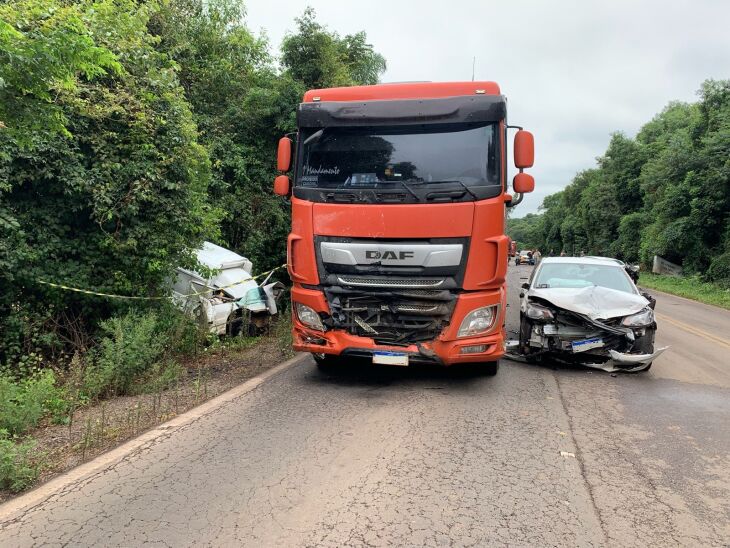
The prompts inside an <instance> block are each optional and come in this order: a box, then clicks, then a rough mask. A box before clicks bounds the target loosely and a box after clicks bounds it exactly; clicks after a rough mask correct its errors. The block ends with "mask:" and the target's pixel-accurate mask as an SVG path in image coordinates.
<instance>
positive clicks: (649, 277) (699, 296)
mask: <svg viewBox="0 0 730 548" xmlns="http://www.w3.org/2000/svg"><path fill="white" fill-rule="evenodd" d="M639 285H641V286H642V287H646V288H649V289H657V290H659V291H664V292H665V293H671V294H672V295H679V296H680V297H686V298H687V299H692V300H695V301H699V302H701V303H706V304H712V305H715V306H719V307H722V308H725V309H727V310H730V289H723V288H721V287H718V286H717V285H716V284H711V283H707V282H703V281H702V280H701V279H700V278H699V277H698V276H690V277H686V278H678V277H676V276H660V275H656V274H641V276H640V277H639Z"/></svg>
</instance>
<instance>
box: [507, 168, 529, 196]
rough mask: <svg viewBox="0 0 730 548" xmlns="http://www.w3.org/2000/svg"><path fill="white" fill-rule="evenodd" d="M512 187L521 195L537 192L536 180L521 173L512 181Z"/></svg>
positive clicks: (527, 174)
mask: <svg viewBox="0 0 730 548" xmlns="http://www.w3.org/2000/svg"><path fill="white" fill-rule="evenodd" d="M512 187H513V188H514V189H515V192H518V193H520V194H524V193H526V192H532V191H533V190H535V178H534V177H533V176H532V175H530V174H529V173H522V172H520V173H518V174H517V175H515V178H514V179H513V180H512Z"/></svg>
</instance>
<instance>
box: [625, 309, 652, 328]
mask: <svg viewBox="0 0 730 548" xmlns="http://www.w3.org/2000/svg"><path fill="white" fill-rule="evenodd" d="M652 323H654V311H653V310H652V309H651V308H645V309H644V310H642V311H641V312H637V313H636V314H632V315H631V316H626V317H625V318H624V319H623V320H621V325H624V326H626V327H646V326H647V325H650V324H652Z"/></svg>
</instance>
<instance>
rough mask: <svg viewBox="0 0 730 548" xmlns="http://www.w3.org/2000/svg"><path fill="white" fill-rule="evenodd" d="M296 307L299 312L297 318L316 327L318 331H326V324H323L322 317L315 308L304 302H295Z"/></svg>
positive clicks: (313, 327)
mask: <svg viewBox="0 0 730 548" xmlns="http://www.w3.org/2000/svg"><path fill="white" fill-rule="evenodd" d="M294 309H295V310H296V312H297V318H299V321H300V322H302V323H303V324H304V325H306V326H307V327H311V328H312V329H316V330H317V331H324V325H323V324H322V318H320V317H319V314H317V312H315V310H314V309H313V308H310V307H308V306H307V305H305V304H302V303H294Z"/></svg>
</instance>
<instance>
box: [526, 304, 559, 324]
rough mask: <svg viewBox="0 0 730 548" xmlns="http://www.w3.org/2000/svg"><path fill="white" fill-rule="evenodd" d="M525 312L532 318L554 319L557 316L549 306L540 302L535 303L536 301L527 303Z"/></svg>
mask: <svg viewBox="0 0 730 548" xmlns="http://www.w3.org/2000/svg"><path fill="white" fill-rule="evenodd" d="M525 314H526V315H527V317H528V318H530V319H531V320H553V319H555V316H553V313H552V311H551V310H550V309H549V308H546V307H544V306H540V305H539V304H535V303H529V304H528V305H527V310H526V311H525Z"/></svg>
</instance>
